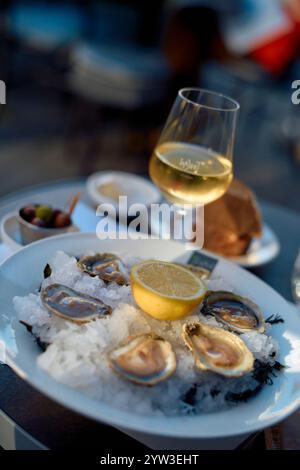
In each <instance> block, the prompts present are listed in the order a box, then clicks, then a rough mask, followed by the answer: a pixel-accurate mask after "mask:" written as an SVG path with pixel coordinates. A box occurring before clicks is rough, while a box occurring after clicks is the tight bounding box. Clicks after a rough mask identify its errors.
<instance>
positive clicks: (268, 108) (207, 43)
mask: <svg viewBox="0 0 300 470" xmlns="http://www.w3.org/2000/svg"><path fill="white" fill-rule="evenodd" d="M0 5H1V6H0V79H1V80H4V81H5V83H6V87H7V97H6V100H7V104H6V105H0V195H5V194H7V193H9V192H12V191H15V190H17V189H19V188H22V187H25V186H28V185H32V184H36V183H43V182H47V181H50V180H57V179H62V178H70V177H74V178H76V177H81V176H85V175H88V174H90V173H91V172H93V171H96V170H104V169H120V170H125V171H131V172H136V173H139V174H147V171H148V159H149V157H150V155H151V151H152V150H153V147H154V145H155V143H156V140H157V138H158V136H159V133H160V130H161V127H162V125H163V124H164V121H165V119H166V117H167V115H168V112H169V109H170V106H171V104H172V102H173V100H174V98H175V96H176V92H177V90H178V89H179V88H180V87H186V86H202V87H204V88H209V89H212V90H215V91H219V92H223V93H226V94H228V95H230V96H232V97H233V98H235V99H237V100H238V101H239V102H240V104H241V113H240V119H239V125H238V134H237V145H236V149H235V174H236V176H237V177H239V178H240V179H242V180H243V181H245V182H246V183H247V184H249V185H250V186H251V187H252V188H253V189H254V190H255V191H256V193H257V195H258V196H259V197H262V198H264V199H266V200H269V201H271V202H274V203H278V204H281V205H283V206H286V207H289V208H291V209H294V210H298V211H300V184H299V181H300V105H298V106H297V105H294V104H292V101H291V95H292V91H293V90H292V89H291V83H292V81H293V80H297V79H298V80H299V79H300V0H226V2H225V1H222V0H206V1H205V0H198V1H185V0H161V1H151V2H150V1H149V2H141V1H139V0H128V1H125V0H124V1H121V0H111V1H108V0H107V1H101V0H99V1H92V0H90V1H88V0H86V1H83V0H82V1H81V0H73V1H71V0H70V1H67V0H65V1H63V0H60V1H59V2H55V1H48V2H47V1H43V2H42V1H38V0H36V1H26V2H25V1H17V0H16V1H13V0H7V1H4V0H2V1H0Z"/></svg>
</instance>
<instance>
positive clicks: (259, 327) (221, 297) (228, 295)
mask: <svg viewBox="0 0 300 470" xmlns="http://www.w3.org/2000/svg"><path fill="white" fill-rule="evenodd" d="M200 312H201V313H202V314H203V315H213V316H214V317H215V318H216V320H218V321H220V322H221V323H223V324H224V325H226V327H227V328H228V329H229V330H231V331H235V332H236V333H246V332H249V331H253V330H255V331H258V332H259V333H263V332H264V331H265V320H264V318H263V316H262V313H261V311H260V309H259V307H258V306H257V305H256V304H255V303H254V302H252V301H251V300H249V299H247V298H245V297H240V296H238V295H236V294H233V293H232V292H226V291H208V292H206V294H205V297H204V299H203V300H202V303H201V306H200Z"/></svg>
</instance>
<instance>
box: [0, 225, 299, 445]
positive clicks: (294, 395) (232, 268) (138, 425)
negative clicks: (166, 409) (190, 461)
mask: <svg viewBox="0 0 300 470" xmlns="http://www.w3.org/2000/svg"><path fill="white" fill-rule="evenodd" d="M57 250H63V251H66V252H68V253H70V254H71V253H72V254H73V255H74V256H80V255H82V253H85V252H87V251H90V250H92V251H99V250H101V251H105V252H111V251H113V252H117V253H128V254H131V255H134V256H138V257H142V258H144V259H150V258H152V259H153V258H158V259H162V260H165V261H171V260H177V261H181V262H186V261H187V260H188V258H189V257H190V256H191V252H189V251H187V250H186V249H185V246H184V245H183V244H182V243H178V242H175V241H167V240H151V239H148V240H141V239H140V240H130V239H128V240H108V239H107V240H101V241H100V240H99V239H98V238H97V237H96V235H94V234H87V233H78V234H68V235H61V236H56V237H51V238H48V239H44V240H41V241H38V242H36V243H32V244H30V245H28V246H27V247H25V248H23V249H22V250H20V251H18V252H17V253H14V254H13V255H12V256H11V257H10V258H8V259H7V260H6V261H5V262H4V263H2V264H1V266H0V298H1V314H2V315H0V343H1V342H2V345H3V346H4V345H5V346H6V348H5V352H6V363H7V364H8V365H9V366H11V367H12V368H13V370H14V371H15V372H16V373H18V374H19V375H20V376H21V377H22V378H23V379H24V380H27V381H28V382H29V383H30V384H31V385H33V386H34V387H36V388H37V389H38V390H40V391H41V392H42V393H44V394H45V395H47V396H49V397H50V398H52V399H53V400H56V401H57V402H59V403H60V404H62V405H64V406H66V407H68V408H71V409H73V410H75V411H77V412H79V413H81V414H83V415H85V416H89V417H91V418H92V419H94V420H96V421H100V422H105V423H108V424H110V425H112V426H115V427H117V428H118V429H121V430H123V431H124V432H127V433H129V434H130V435H131V436H133V437H135V438H136V439H139V440H144V442H145V441H146V439H147V440H148V443H149V444H150V442H151V447H152V448H155V447H156V446H160V447H156V448H165V449H167V448H168V449H170V448H178V449H184V448H190V449H195V448H197V447H194V446H196V445H198V441H199V440H200V441H201V440H202V442H203V445H204V446H207V445H208V440H209V439H213V440H216V439H217V440H218V442H219V443H218V444H217V445H220V442H221V443H223V442H224V441H225V440H226V439H227V438H229V437H230V436H237V435H247V434H249V433H252V432H256V431H258V430H260V429H263V428H266V427H270V426H273V425H274V424H276V423H277V422H278V421H281V420H282V419H285V418H286V417H287V416H288V415H289V414H291V413H293V412H295V411H296V410H297V409H298V408H299V406H300V353H299V351H300V317H299V316H298V315H296V313H295V309H294V307H293V306H292V305H290V304H289V303H288V302H287V301H286V300H284V299H283V298H282V297H281V296H280V295H279V294H278V293H277V292H275V291H274V290H273V289H272V288H271V287H269V286H268V285H266V284H265V283H264V282H262V281H261V280H260V279H258V278H257V277H255V276H254V275H253V274H251V273H249V272H247V271H245V270H244V269H242V268H240V267H239V266H237V265H235V264H233V263H231V262H229V261H227V260H224V259H221V258H218V257H212V256H209V257H208V256H207V255H205V253H204V252H199V253H200V258H201V259H202V258H203V256H204V258H205V262H206V263H208V262H210V263H211V264H212V269H213V273H214V275H215V276H216V277H221V278H224V279H226V281H227V282H228V283H229V284H230V285H232V286H234V288H235V289H236V291H237V292H239V293H240V294H241V295H245V296H247V297H249V298H251V299H252V300H253V301H254V302H256V303H257V304H258V305H259V306H260V308H261V311H262V313H263V315H264V316H269V315H270V314H272V313H276V314H278V315H280V316H282V318H284V320H285V322H284V323H283V324H278V325H276V327H274V328H273V329H272V335H273V337H274V338H275V339H276V340H277V341H278V343H279V346H280V357H279V360H280V362H281V363H282V364H284V365H285V368H284V369H283V371H282V372H281V373H280V374H278V376H277V377H276V379H275V378H274V383H273V385H272V386H265V387H264V388H263V389H262V390H261V392H260V393H259V394H258V395H257V396H255V397H254V398H252V399H251V400H249V401H248V402H246V403H240V404H239V405H238V406H235V407H233V408H230V409H226V410H222V411H220V412H214V413H202V414H199V415H191V416H172V417H170V416H168V417H166V416H163V415H159V416H142V415H139V414H137V413H135V411H134V410H132V411H131V412H128V411H121V410H119V409H117V408H116V407H115V406H114V400H113V397H112V401H111V404H109V405H108V404H106V403H103V402H101V401H100V400H99V401H97V400H94V399H92V398H90V397H88V396H86V395H84V394H82V393H80V390H75V389H73V388H70V387H67V386H66V385H63V384H62V383H59V382H57V381H55V380H54V379H53V378H51V377H50V376H49V375H47V374H46V373H45V372H44V371H42V370H41V369H40V368H39V367H38V366H37V362H36V359H37V357H38V355H39V354H40V350H39V348H38V346H37V344H36V343H35V341H34V340H33V338H32V336H30V335H29V334H28V332H27V331H26V330H25V328H24V327H22V325H20V324H19V322H18V318H17V317H16V313H15V310H14V308H13V298H14V296H16V295H19V296H20V295H21V296H22V295H27V294H29V293H30V292H33V291H35V290H37V289H38V287H39V285H40V282H41V278H42V273H43V269H44V266H45V264H46V263H47V262H48V261H49V259H50V258H51V257H52V256H53V255H54V254H55V253H56V251H57ZM201 264H202V265H203V261H201ZM213 266H214V267H213ZM228 423H230V426H229V425H228ZM175 446H176V447H175ZM204 448H207V447H204ZM217 448H218V447H217Z"/></svg>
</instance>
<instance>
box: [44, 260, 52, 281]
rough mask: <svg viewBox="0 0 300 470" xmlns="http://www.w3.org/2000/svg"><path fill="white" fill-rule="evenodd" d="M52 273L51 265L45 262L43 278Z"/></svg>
mask: <svg viewBox="0 0 300 470" xmlns="http://www.w3.org/2000/svg"><path fill="white" fill-rule="evenodd" d="M51 274H52V269H51V266H50V264H48V263H47V264H46V266H45V268H44V279H47V277H50V276H51Z"/></svg>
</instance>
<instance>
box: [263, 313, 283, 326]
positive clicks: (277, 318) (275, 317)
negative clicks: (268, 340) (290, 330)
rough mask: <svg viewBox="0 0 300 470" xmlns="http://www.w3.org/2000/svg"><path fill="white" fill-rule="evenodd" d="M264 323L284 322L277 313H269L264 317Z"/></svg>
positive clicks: (275, 323)
mask: <svg viewBox="0 0 300 470" xmlns="http://www.w3.org/2000/svg"><path fill="white" fill-rule="evenodd" d="M266 323H270V325H277V324H278V323H284V319H283V318H282V317H281V316H280V315H278V314H276V315H270V316H269V317H268V318H267V319H266Z"/></svg>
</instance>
